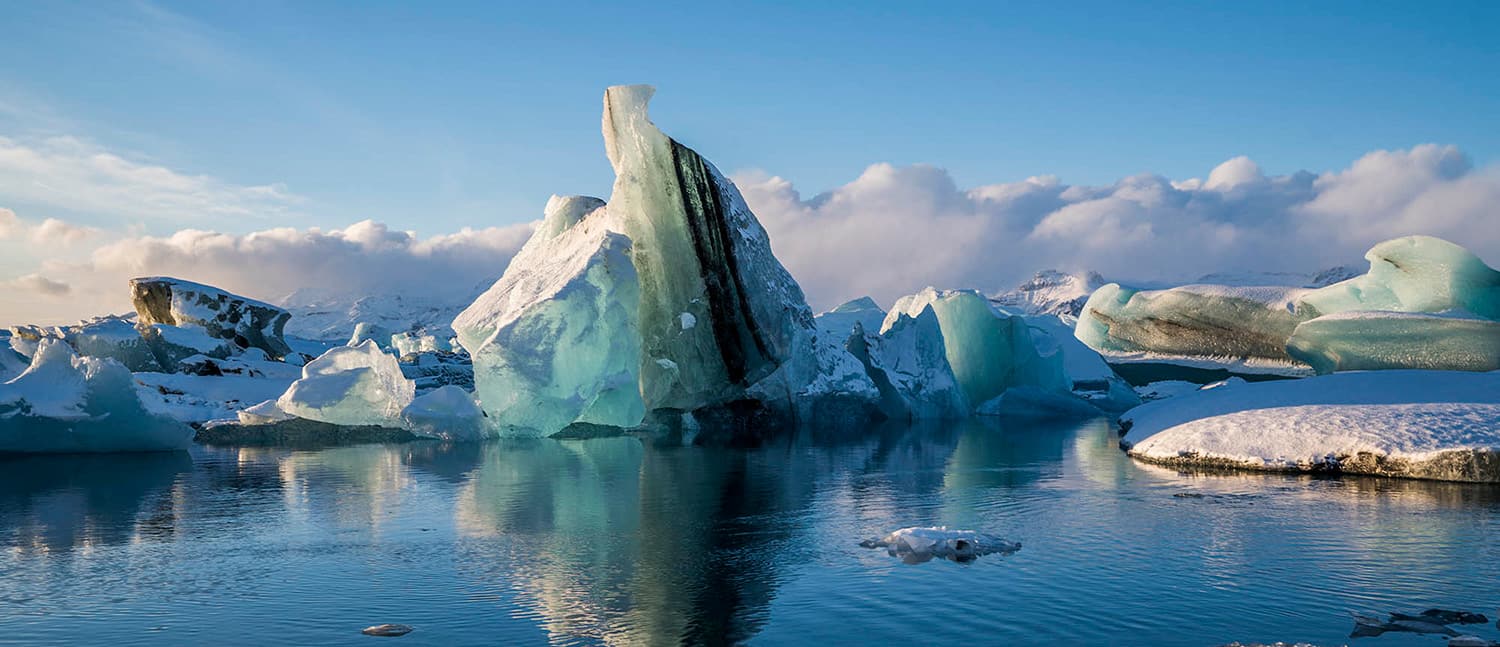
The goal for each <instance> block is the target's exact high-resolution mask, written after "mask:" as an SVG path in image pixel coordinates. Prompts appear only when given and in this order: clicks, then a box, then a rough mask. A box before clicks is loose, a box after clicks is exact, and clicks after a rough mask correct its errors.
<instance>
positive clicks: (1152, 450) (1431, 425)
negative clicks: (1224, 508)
mask: <svg viewBox="0 0 1500 647" xmlns="http://www.w3.org/2000/svg"><path fill="white" fill-rule="evenodd" d="M1495 420H1500V372H1490V373H1465V372H1458V371H1415V370H1392V371H1361V372H1353V373H1336V374H1333V375H1322V376H1318V377H1310V378H1307V379H1302V380H1277V381H1272V382H1252V383H1246V382H1244V381H1236V380H1230V381H1229V382H1228V383H1227V384H1225V385H1222V386H1218V387H1216V388H1208V387H1205V388H1204V389H1203V390H1200V391H1197V392H1193V393H1188V394H1184V395H1179V396H1177V397H1173V398H1170V399H1167V400H1159V401H1155V402H1148V403H1146V404H1144V405H1141V406H1139V407H1136V408H1134V409H1131V410H1130V411H1127V412H1125V414H1124V415H1122V416H1121V424H1122V425H1124V426H1125V427H1126V428H1127V429H1128V431H1127V433H1126V434H1125V437H1124V438H1123V439H1122V440H1121V445H1122V446H1124V447H1127V448H1128V449H1129V452H1130V455H1131V456H1134V457H1136V458H1141V459H1144V460H1148V461H1151V462H1157V463H1164V464H1169V465H1187V466H1198V467H1203V466H1218V467H1243V468H1248V469H1260V470H1291V471H1312V470H1332V471H1343V472H1349V473H1355V474H1376V475H1386V476H1402V477H1410V478H1428V479H1438V480H1450V481H1478V482H1500V461H1496V460H1495V456H1496V455H1497V453H1500V427H1497V426H1496V425H1495V422H1494V421H1495Z"/></svg>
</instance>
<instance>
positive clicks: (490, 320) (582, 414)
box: [453, 196, 694, 435]
mask: <svg viewBox="0 0 1500 647" xmlns="http://www.w3.org/2000/svg"><path fill="white" fill-rule="evenodd" d="M611 210H612V208H605V207H604V203H603V201H601V200H598V199H597V198H583V197H572V198H564V197H559V196H553V198H552V199H551V200H549V201H548V203H547V209H546V216H545V218H544V219H543V222H542V224H541V226H539V227H538V228H537V230H536V232H535V233H533V234H532V237H531V239H530V240H528V241H527V242H526V245H525V246H524V247H522V248H521V251H520V252H518V253H517V254H516V256H515V258H514V259H512V260H511V262H510V266H509V267H507V268H506V271H505V274H504V276H501V277H500V280H499V281H497V282H496V283H495V285H494V286H492V287H491V288H490V289H489V290H488V291H486V292H485V293H484V294H482V295H480V297H479V298H478V299H476V300H475V301H474V303H473V304H471V305H470V306H469V307H468V308H467V309H465V310H464V311H463V312H462V313H460V314H459V315H458V317H457V318H456V319H454V320H453V329H454V330H456V331H458V341H459V344H460V345H462V346H463V347H464V349H466V350H467V351H468V353H469V355H470V357H471V358H472V361H473V368H474V385H475V388H476V391H477V393H478V396H479V399H480V401H481V402H482V403H483V408H484V410H485V412H486V413H487V414H489V419H490V420H491V422H492V423H493V424H495V425H498V426H500V427H502V428H506V429H507V430H508V432H509V433H511V434H515V435H551V434H553V433H556V432H558V431H560V430H562V429H563V428H564V427H567V426H568V425H569V424H572V423H574V422H586V423H592V424H599V425H611V426H617V427H633V426H635V425H637V424H639V423H640V422H641V420H642V418H643V416H644V415H645V407H644V404H643V402H642V400H641V393H640V386H639V379H638V374H639V373H638V372H639V370H640V366H641V331H640V328H639V326H638V325H637V318H636V317H637V312H638V309H639V308H640V285H639V284H638V282H637V274H636V266H635V265H634V264H633V263H632V258H631V254H632V247H631V241H630V239H628V238H626V237H625V236H623V235H621V234H619V233H617V232H616V231H613V230H612V228H613V227H614V226H615V220H616V219H615V218H613V214H612V213H611ZM683 323H684V321H683V320H681V319H678V318H674V319H672V320H671V324H672V325H673V327H675V328H677V329H679V331H680V332H681V333H682V334H690V333H692V332H693V331H694V329H693V328H691V327H689V328H683ZM660 361H661V362H663V366H661V367H658V369H657V371H658V373H662V372H665V371H666V368H665V364H666V363H667V362H669V361H670V360H665V359H661V360H660Z"/></svg>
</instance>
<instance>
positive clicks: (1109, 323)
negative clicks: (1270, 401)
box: [1074, 283, 1309, 362]
mask: <svg viewBox="0 0 1500 647" xmlns="http://www.w3.org/2000/svg"><path fill="white" fill-rule="evenodd" d="M1308 291H1309V290H1307V289H1305V288H1293V287H1282V286H1249V287H1235V286H1226V285H1185V286H1181V287H1176V288H1171V289H1167V290H1136V289H1133V288H1127V287H1122V286H1120V285H1119V284H1118V283H1110V284H1107V285H1105V286H1103V287H1101V288H1099V289H1098V290H1095V291H1094V294H1093V295H1091V296H1089V299H1088V302H1087V303H1085V304H1084V306H1083V312H1082V313H1080V314H1079V316H1078V324H1077V327H1076V328H1075V329H1074V335H1075V336H1076V337H1077V338H1078V339H1079V340H1081V341H1082V342H1083V343H1085V344H1088V345H1089V347H1090V348H1093V349H1094V350H1097V351H1099V352H1101V353H1105V354H1111V353H1134V352H1149V353H1159V354H1163V355H1173V356H1188V357H1219V358H1239V359H1245V358H1259V359H1269V360H1276V361H1281V362H1288V361H1290V360H1291V358H1290V357H1289V356H1288V355H1287V354H1286V340H1287V337H1290V336H1291V335H1292V331H1293V330H1294V329H1296V327H1297V324H1299V323H1301V322H1302V321H1304V320H1305V319H1307V318H1308V316H1306V315H1300V314H1298V313H1297V312H1296V305H1295V303H1296V300H1297V299H1298V298H1299V297H1301V296H1302V295H1304V294H1306V293H1307V292H1308Z"/></svg>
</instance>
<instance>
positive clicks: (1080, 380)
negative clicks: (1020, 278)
mask: <svg viewBox="0 0 1500 647" xmlns="http://www.w3.org/2000/svg"><path fill="white" fill-rule="evenodd" d="M1026 325H1028V326H1031V327H1032V328H1034V329H1038V330H1041V331H1043V332H1045V333H1047V334H1048V335H1049V336H1051V338H1052V339H1053V340H1054V341H1056V342H1057V345H1058V348H1059V349H1060V350H1061V352H1062V357H1063V370H1064V372H1066V373H1067V374H1068V378H1069V379H1071V380H1072V382H1073V392H1074V393H1076V394H1078V395H1079V396H1080V397H1082V398H1083V399H1085V400H1087V401H1089V402H1090V403H1092V404H1094V405H1096V406H1098V407H1100V408H1101V409H1106V410H1110V411H1123V410H1125V409H1129V408H1131V407H1133V406H1136V405H1138V404H1140V403H1141V398H1140V396H1139V395H1137V394H1136V392H1135V389H1133V388H1131V386H1130V383H1129V382H1127V381H1125V379H1124V378H1122V377H1120V375H1119V374H1118V373H1116V372H1115V370H1114V369H1113V368H1111V367H1110V365H1109V363H1108V362H1106V361H1104V357H1103V356H1102V355H1100V354H1099V353H1098V351H1095V350H1094V349H1092V348H1089V347H1088V345H1087V344H1085V343H1083V342H1082V341H1080V340H1079V339H1078V338H1077V337H1075V336H1073V329H1074V326H1076V325H1077V319H1074V318H1073V317H1070V316H1068V315H1050V314H1038V315H1028V316H1027V317H1026Z"/></svg>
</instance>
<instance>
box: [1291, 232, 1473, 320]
mask: <svg viewBox="0 0 1500 647" xmlns="http://www.w3.org/2000/svg"><path fill="white" fill-rule="evenodd" d="M1365 258H1366V259H1367V260H1369V261H1370V271H1369V272H1367V273H1365V274H1364V275H1362V276H1357V277H1355V278H1352V279H1349V280H1347V281H1342V282H1339V283H1335V284H1333V285H1330V286H1328V287H1325V288H1321V289H1318V290H1315V291H1312V292H1309V293H1307V294H1304V295H1301V297H1300V298H1299V299H1298V300H1297V309H1298V310H1299V311H1300V312H1304V313H1305V314H1306V315H1307V316H1308V317H1315V316H1319V315H1327V314H1333V313H1337V312H1350V311H1358V310H1386V311H1393V312H1445V311H1450V310H1462V311H1467V312H1470V313H1473V314H1474V315H1476V316H1478V317H1480V318H1483V319H1490V320H1500V271H1496V270H1494V269H1492V268H1490V266H1488V265H1485V263H1484V261H1482V260H1480V259H1479V257H1478V256H1475V255H1474V254H1473V253H1472V252H1470V251H1469V250H1467V249H1464V248H1463V247H1460V246H1458V245H1455V244H1453V243H1450V242H1448V241H1446V240H1443V239H1440V238H1433V237H1431V236H1407V237H1405V238H1397V239H1394V240H1388V241H1385V242H1383V243H1380V244H1378V245H1376V246H1374V247H1372V248H1371V249H1370V251H1369V252H1368V253H1366V254H1365Z"/></svg>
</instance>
